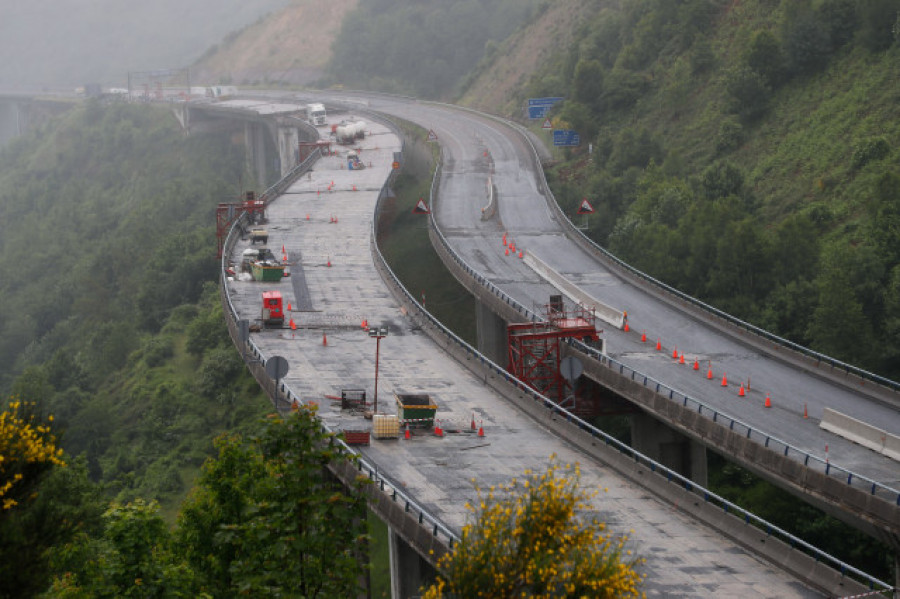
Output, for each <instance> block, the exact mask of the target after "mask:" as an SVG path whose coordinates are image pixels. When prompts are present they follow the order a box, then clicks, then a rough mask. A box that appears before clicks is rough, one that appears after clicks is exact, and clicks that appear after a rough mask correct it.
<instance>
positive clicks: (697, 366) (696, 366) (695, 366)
mask: <svg viewBox="0 0 900 599" xmlns="http://www.w3.org/2000/svg"><path fill="white" fill-rule="evenodd" d="M694 370H700V361H699V360H697V358H694Z"/></svg>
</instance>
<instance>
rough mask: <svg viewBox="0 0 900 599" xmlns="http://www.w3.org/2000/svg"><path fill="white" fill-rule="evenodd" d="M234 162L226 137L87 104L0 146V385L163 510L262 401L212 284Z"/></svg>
mask: <svg viewBox="0 0 900 599" xmlns="http://www.w3.org/2000/svg"><path fill="white" fill-rule="evenodd" d="M243 166H244V161H243V153H242V150H241V148H240V146H235V145H234V144H232V141H231V138H230V137H229V136H228V135H227V134H221V135H209V136H200V137H190V138H186V137H184V135H183V134H182V132H181V131H180V130H179V129H178V126H177V122H176V121H175V119H173V118H172V117H171V115H169V114H167V113H166V111H162V110H156V109H153V108H150V107H147V106H129V105H124V104H122V105H118V104H117V105H111V106H104V105H102V104H99V103H95V102H88V103H86V104H85V105H84V106H82V107H79V108H75V109H73V110H72V111H71V112H70V113H68V114H67V115H65V116H64V117H61V118H60V119H59V120H58V121H54V122H50V123H48V124H46V125H45V126H44V127H43V128H42V129H41V130H39V131H36V132H34V133H33V134H32V135H31V136H29V137H26V138H22V139H19V140H16V141H15V142H13V143H12V144H11V145H10V146H9V147H8V148H6V149H5V150H4V151H3V152H2V154H0V183H2V189H3V191H2V192H0V223H2V224H0V228H2V231H0V256H2V258H3V259H2V260H0V306H2V309H0V373H3V374H2V376H3V379H2V381H0V386H2V389H3V391H4V393H5V392H9V393H12V394H14V395H15V396H16V397H17V398H18V400H19V401H22V402H26V403H30V404H33V405H34V406H35V407H34V411H35V413H36V414H38V415H39V416H46V415H47V414H53V415H54V417H55V419H56V421H55V428H56V430H58V431H59V432H60V437H61V439H60V445H61V446H62V447H63V448H64V449H65V450H66V451H67V452H68V453H69V454H70V455H74V456H82V457H83V458H84V460H85V465H86V468H87V470H88V472H89V475H90V478H91V479H92V480H94V481H95V482H102V483H103V484H104V485H105V491H106V493H107V494H108V495H109V496H113V497H117V498H118V499H119V500H120V501H129V500H131V499H133V498H135V497H145V498H147V499H148V500H149V499H155V500H159V501H161V502H162V503H163V505H164V506H166V508H167V509H169V510H172V509H173V506H174V505H177V502H178V501H179V500H180V498H181V497H183V495H184V494H185V493H186V491H187V489H188V488H190V484H191V482H192V479H193V477H194V475H195V474H196V472H197V471H198V470H199V467H200V464H201V463H202V462H203V460H204V459H205V458H206V457H207V456H208V455H211V453H212V444H211V440H212V438H213V437H214V436H215V435H216V434H217V433H219V432H221V431H223V430H226V429H231V428H233V427H236V426H240V425H241V423H242V422H245V421H248V420H250V421H252V420H253V419H255V417H256V415H257V414H259V413H260V412H261V410H263V409H265V405H266V404H265V402H264V401H263V399H262V394H261V392H260V391H259V389H258V387H257V385H256V383H255V381H253V379H252V378H251V377H249V376H248V375H247V374H246V372H245V370H244V368H243V366H242V363H241V360H240V357H239V356H238V355H237V353H236V352H235V351H234V348H233V346H232V344H231V342H230V339H229V338H228V336H227V333H226V330H225V327H224V323H223V321H222V315H221V308H220V306H219V300H218V293H217V288H216V284H215V281H216V278H217V270H216V264H217V262H216V260H215V249H214V248H215V239H214V229H213V227H212V223H213V222H214V207H215V205H216V204H217V203H218V202H219V201H227V200H229V199H231V198H232V197H237V196H238V193H239V189H238V187H237V183H238V181H240V178H241V173H242V170H243Z"/></svg>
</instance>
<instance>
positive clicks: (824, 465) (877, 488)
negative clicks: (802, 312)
mask: <svg viewBox="0 0 900 599" xmlns="http://www.w3.org/2000/svg"><path fill="white" fill-rule="evenodd" d="M479 114H480V113H479ZM486 116H489V117H491V118H497V117H493V116H492V115H486ZM498 120H499V119H498ZM501 122H502V123H504V124H509V123H508V122H507V121H501ZM523 135H524V134H523ZM525 138H526V140H527V141H528V143H529V146H530V147H531V149H532V151H533V152H534V153H535V159H536V160H537V161H538V163H540V160H539V157H538V155H537V149H536V148H535V147H534V145H533V144H532V143H531V140H530V139H528V138H527V136H525ZM540 172H541V182H542V185H543V186H544V190H545V192H546V193H547V194H548V195H549V197H550V199H551V201H552V202H553V203H556V199H555V198H554V196H553V194H552V192H551V191H550V188H549V186H548V184H547V180H546V178H545V177H544V173H543V169H541V171H540ZM431 193H432V197H431V202H432V215H431V219H430V224H431V226H432V227H433V228H434V230H435V233H436V234H437V236H438V238H439V239H440V241H441V244H442V245H443V246H444V247H445V248H446V250H447V252H448V254H449V255H450V256H452V257H453V259H454V261H455V262H456V263H457V264H458V265H459V266H460V268H462V269H463V270H464V271H465V272H466V273H467V274H468V275H469V276H471V277H472V278H473V279H475V280H476V281H477V282H478V283H479V284H481V285H482V286H483V287H485V288H486V289H488V291H489V292H490V293H492V294H493V295H495V296H496V297H498V298H500V299H501V300H503V301H505V302H506V304H507V305H509V306H510V307H512V308H514V309H515V310H516V311H517V312H519V313H520V314H522V315H523V316H524V317H525V318H526V319H527V320H530V321H532V322H534V321H537V320H540V319H541V316H540V315H537V314H535V313H534V312H532V311H531V310H529V309H528V308H526V307H525V306H524V305H523V304H521V303H520V302H518V301H517V300H516V299H515V298H513V297H511V296H509V295H507V294H506V293H505V292H503V291H502V290H501V289H500V288H499V287H497V286H496V285H494V284H493V283H492V282H491V281H490V280H489V279H488V278H487V277H486V276H484V275H483V274H482V273H480V272H478V271H477V270H475V269H473V268H471V267H470V266H469V265H468V264H466V262H465V261H464V260H463V259H462V257H461V256H459V254H457V253H456V251H455V250H454V249H453V248H452V247H451V246H450V243H449V241H447V239H446V238H445V237H444V235H443V233H441V231H440V229H439V228H438V226H437V221H436V220H435V218H434V200H435V197H436V191H435V184H434V182H433V183H432V190H431ZM557 205H558V204H557ZM560 214H562V212H561V211H560ZM562 216H563V217H564V218H566V220H567V221H568V218H567V217H566V216H565V214H562ZM569 224H570V225H571V227H572V229H573V230H577V229H575V227H574V225H572V223H571V221H569ZM578 233H579V234H580V235H582V236H584V234H583V233H581V231H578ZM585 239H587V240H588V241H590V243H591V244H592V245H593V246H595V247H596V248H597V249H598V250H599V251H601V252H603V254H604V255H606V256H609V257H610V258H611V259H613V260H614V261H616V263H618V264H621V265H623V267H626V268H627V269H628V270H630V271H633V272H634V273H636V274H639V275H640V276H642V278H646V279H647V280H648V281H652V282H655V283H659V285H661V286H663V287H664V288H667V289H671V288H670V287H668V286H667V285H665V283H662V282H659V281H656V279H653V278H652V277H650V276H649V275H645V274H644V273H641V272H640V271H638V270H637V269H634V268H633V267H631V266H628V265H627V264H625V263H624V262H622V261H621V260H620V259H619V258H616V257H615V256H613V255H612V254H610V253H609V252H608V251H606V250H605V249H603V248H601V247H600V246H598V245H597V244H596V243H594V242H593V241H591V240H590V239H588V238H587V237H585ZM672 291H674V292H676V295H678V296H679V297H681V296H684V297H685V298H690V296H687V295H685V294H683V293H681V292H679V291H677V290H674V289H673V290H672ZM690 299H691V300H692V301H693V302H695V303H697V305H699V306H706V304H703V303H702V302H700V301H699V300H695V299H694V298H690ZM709 307H710V308H711V309H712V310H713V311H714V313H718V312H721V311H719V310H717V309H716V308H713V307H712V306H709ZM722 314H724V312H723V313H722ZM726 316H727V315H726ZM729 318H731V319H733V320H735V321H737V322H743V321H740V320H738V319H735V318H734V317H730V316H729ZM745 324H746V323H745ZM748 326H751V327H752V326H753V325H748ZM754 328H755V327H754ZM748 330H750V329H748ZM767 335H769V336H770V337H772V338H773V339H780V338H779V337H776V336H774V335H771V334H770V333H767ZM767 338H768V337H767ZM569 343H570V344H571V345H574V346H575V347H577V348H578V349H580V350H581V351H583V352H585V353H587V354H590V355H593V356H595V357H598V356H599V357H598V359H599V360H601V362H602V363H605V364H608V365H610V367H611V368H620V369H621V372H622V373H624V372H625V371H626V370H627V371H628V372H630V373H631V374H630V376H631V377H632V379H633V380H638V379H640V380H644V381H647V386H650V385H651V384H652V385H654V386H655V387H656V390H657V392H658V393H660V394H662V395H664V396H666V397H668V398H669V399H670V400H675V399H676V398H681V399H680V401H682V402H683V405H684V406H688V405H692V406H694V407H696V409H697V412H698V413H699V414H701V415H703V416H706V417H709V418H711V419H712V420H713V421H714V422H717V423H718V422H720V421H722V422H727V423H728V426H729V428H730V429H731V430H734V428H735V427H738V428H739V429H740V430H742V431H744V432H745V433H746V436H747V438H748V439H751V438H755V439H758V440H760V442H761V443H763V444H764V445H765V447H767V448H774V447H778V448H779V450H780V451H783V453H784V455H785V456H788V457H790V456H791V455H796V456H797V457H798V461H801V460H800V458H802V463H803V465H804V466H806V467H811V466H810V464H811V463H812V464H814V465H817V466H818V467H819V468H821V470H822V471H823V472H824V473H825V474H826V475H828V476H830V477H833V478H835V479H837V480H842V481H843V482H845V483H846V484H847V485H849V486H851V487H858V488H861V489H864V490H866V491H867V492H869V494H870V495H875V496H878V497H880V498H882V499H885V500H886V501H891V502H893V503H894V504H896V505H898V506H900V489H896V488H894V487H890V486H888V485H885V484H883V483H880V482H878V481H876V480H873V479H871V478H869V477H866V476H864V475H862V474H858V473H856V472H853V471H852V470H850V469H847V468H843V467H841V466H836V465H835V464H834V463H832V462H831V461H829V460H826V459H824V458H821V457H819V456H816V455H813V454H811V453H809V452H808V451H806V450H803V449H800V448H798V447H795V446H794V445H791V444H790V443H788V442H787V441H784V440H782V439H779V438H778V437H776V436H774V435H771V434H769V433H766V432H765V431H762V430H760V429H758V428H754V427H752V426H751V425H749V424H747V423H745V422H743V421H741V420H739V419H737V418H734V417H733V416H730V415H728V414H727V413H725V412H722V411H720V410H718V409H716V408H714V407H712V406H709V405H707V404H705V403H703V402H702V401H700V400H698V399H695V398H692V397H690V396H688V395H687V394H685V393H682V392H681V391H678V390H677V389H674V388H673V387H669V386H668V385H666V384H665V383H662V382H661V381H657V380H656V379H654V378H653V377H651V376H649V375H646V374H644V373H642V372H640V371H638V370H635V369H633V368H631V367H630V366H627V365H625V364H624V363H620V362H617V361H615V360H613V359H612V358H609V357H607V356H605V355H603V354H601V353H600V352H599V351H598V350H597V349H595V348H592V347H590V346H588V345H585V344H584V343H581V342H580V341H569ZM788 343H790V342H788ZM808 351H809V352H810V353H809V355H821V354H815V352H812V350H808ZM825 357H827V356H825ZM834 362H835V363H838V362H837V361H834ZM840 364H843V363H840ZM863 372H864V371H863ZM873 376H877V375H873ZM879 378H883V377H879ZM884 380H885V381H889V379H884ZM889 382H891V383H893V385H894V386H895V388H897V389H898V390H900V384H898V383H894V382H893V381H889Z"/></svg>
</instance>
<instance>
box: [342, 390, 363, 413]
mask: <svg viewBox="0 0 900 599" xmlns="http://www.w3.org/2000/svg"><path fill="white" fill-rule="evenodd" d="M365 407H366V390H365V389H341V409H342V410H363V409H365Z"/></svg>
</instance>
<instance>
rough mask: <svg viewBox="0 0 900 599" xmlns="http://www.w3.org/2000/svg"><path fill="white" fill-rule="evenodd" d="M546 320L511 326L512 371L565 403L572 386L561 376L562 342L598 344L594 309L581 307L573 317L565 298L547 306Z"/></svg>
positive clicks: (510, 368)
mask: <svg viewBox="0 0 900 599" xmlns="http://www.w3.org/2000/svg"><path fill="white" fill-rule="evenodd" d="M544 310H545V314H546V320H545V321H543V322H528V323H522V324H511V325H509V326H508V327H507V337H508V344H509V371H510V372H511V373H512V374H514V375H515V376H516V377H518V378H519V379H520V380H522V381H524V382H525V383H526V384H528V386H529V387H531V388H532V389H534V390H536V391H538V392H540V393H542V394H543V395H545V396H547V397H549V398H551V399H555V400H556V401H557V402H562V401H563V400H565V399H566V396H567V393H566V390H567V388H568V387H569V384H568V383H567V382H566V380H565V378H563V376H562V374H560V368H559V364H560V351H559V349H560V340H562V339H571V338H574V339H579V340H581V341H585V342H590V341H597V340H598V339H599V336H598V334H597V328H596V326H595V322H596V318H595V316H594V312H593V310H588V309H587V308H585V307H583V306H578V307H576V308H575V309H573V310H572V313H571V314H569V313H568V312H567V311H566V307H565V305H564V304H563V301H562V297H561V296H551V297H550V303H549V304H548V305H546V306H544Z"/></svg>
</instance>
